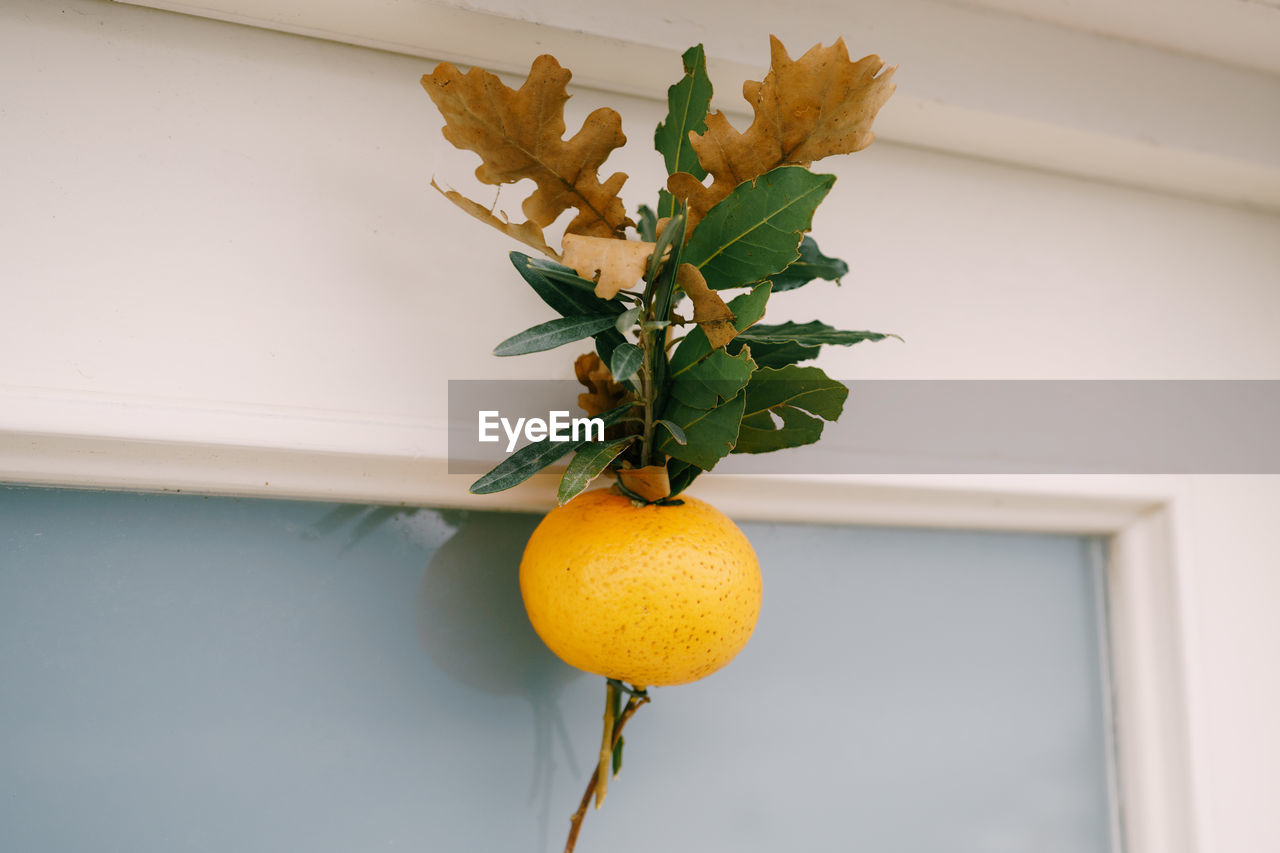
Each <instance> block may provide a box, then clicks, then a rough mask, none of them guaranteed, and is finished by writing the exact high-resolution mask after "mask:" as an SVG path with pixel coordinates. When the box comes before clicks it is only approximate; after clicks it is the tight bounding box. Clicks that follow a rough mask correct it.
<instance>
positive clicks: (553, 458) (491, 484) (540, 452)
mask: <svg viewBox="0 0 1280 853" xmlns="http://www.w3.org/2000/svg"><path fill="white" fill-rule="evenodd" d="M634 406H635V404H634V403H624V404H622V405H621V406H618V407H616V408H613V409H610V410H609V411H607V412H605V413H604V414H602V415H600V416H599V417H600V420H602V421H604V425H605V426H606V427H610V426H613V425H614V424H615V423H617V422H618V421H620V420H622V419H623V418H624V417H625V416H626V414H627V412H629V411H630V410H631V409H632V408H633V407H634ZM586 443H587V440H586V439H582V440H581V441H552V440H551V439H550V438H544V439H542V440H541V441H535V442H532V443H530V444H526V445H525V446H524V447H522V448H520V449H519V450H517V451H516V452H515V453H512V454H511V455H510V456H508V457H507V458H506V459H503V460H502V461H501V462H499V463H498V464H497V465H495V466H494V467H493V470H491V471H490V472H489V473H487V474H485V475H484V476H483V477H481V478H480V479H479V480H476V481H475V482H474V483H472V484H471V489H470V491H471V493H472V494H473V495H491V494H493V493H494V492H501V491H505V490H507V489H510V488H512V487H513V486H518V485H520V484H521V483H523V482H524V481H525V480H527V479H529V478H530V477H532V476H533V475H534V474H536V473H538V472H539V471H541V470H542V469H543V468H546V467H547V466H548V465H551V464H553V463H555V462H557V461H559V460H560V459H562V458H564V457H565V456H566V455H568V454H570V453H572V452H573V451H575V450H577V449H578V448H579V447H581V446H582V445H584V444H586Z"/></svg>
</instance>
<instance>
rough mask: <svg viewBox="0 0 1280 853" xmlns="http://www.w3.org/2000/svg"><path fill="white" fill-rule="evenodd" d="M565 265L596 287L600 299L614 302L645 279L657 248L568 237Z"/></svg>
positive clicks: (564, 243) (565, 237) (610, 239)
mask: <svg viewBox="0 0 1280 853" xmlns="http://www.w3.org/2000/svg"><path fill="white" fill-rule="evenodd" d="M563 248H564V264H565V266H568V267H573V269H574V270H575V271H576V272H577V273H578V275H580V276H582V277H583V278H589V279H591V280H593V281H594V282H595V283H596V296H599V297H600V298H601V299H612V298H613V297H615V296H617V295H618V291H620V290H629V289H630V288H632V287H634V286H635V284H636V282H638V281H639V280H640V279H641V277H642V276H644V268H645V265H646V264H647V263H648V262H649V256H650V255H652V254H653V249H654V244H653V243H643V242H640V241H638V240H615V239H612V238H608V237H583V236H581V235H578V234H566V235H564V242H563Z"/></svg>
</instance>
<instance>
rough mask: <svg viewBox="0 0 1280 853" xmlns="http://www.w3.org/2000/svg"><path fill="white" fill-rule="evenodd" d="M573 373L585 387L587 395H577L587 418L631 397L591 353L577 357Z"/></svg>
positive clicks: (605, 366) (598, 358)
mask: <svg viewBox="0 0 1280 853" xmlns="http://www.w3.org/2000/svg"><path fill="white" fill-rule="evenodd" d="M573 372H574V374H575V375H576V376H577V377H578V381H579V382H581V383H582V384H583V385H585V386H586V387H587V393H585V394H579V395H578V405H579V406H580V407H581V408H582V409H583V410H584V411H585V412H586V413H587V415H588V416H589V417H593V418H594V417H596V416H597V415H601V414H604V413H605V412H607V411H610V410H611V409H615V408H617V407H618V405H619V404H621V403H622V402H623V401H624V400H626V399H627V398H628V397H630V396H631V392H630V391H628V390H627V387H626V386H625V385H623V384H622V383H620V382H615V381H614V378H613V374H612V373H610V372H609V367H608V365H606V364H605V363H604V362H603V361H601V360H600V356H598V355H596V354H595V353H593V352H589V353H584V354H582V355H580V356H578V359H577V361H575V362H574V363H573ZM611 429H612V428H611ZM606 437H608V436H606Z"/></svg>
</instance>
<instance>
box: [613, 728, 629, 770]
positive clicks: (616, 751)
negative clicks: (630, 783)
mask: <svg viewBox="0 0 1280 853" xmlns="http://www.w3.org/2000/svg"><path fill="white" fill-rule="evenodd" d="M626 743H627V739H626V738H625V737H624V736H622V735H618V742H617V743H615V744H614V745H613V775H614V776H617V775H618V774H619V773H621V772H622V748H623V747H624V746H626Z"/></svg>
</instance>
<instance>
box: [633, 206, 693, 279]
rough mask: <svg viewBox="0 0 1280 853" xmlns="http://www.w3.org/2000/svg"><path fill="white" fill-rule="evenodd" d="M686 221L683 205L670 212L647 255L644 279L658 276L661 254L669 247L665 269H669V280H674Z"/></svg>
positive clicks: (661, 259) (664, 253) (681, 249)
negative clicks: (647, 261) (669, 217)
mask: <svg viewBox="0 0 1280 853" xmlns="http://www.w3.org/2000/svg"><path fill="white" fill-rule="evenodd" d="M687 222H688V216H687V215H686V213H685V208H684V205H681V206H680V209H679V210H678V211H676V213H674V214H672V216H671V219H670V220H669V221H668V222H667V226H666V227H665V228H663V229H662V233H661V234H659V235H658V240H657V242H656V243H654V244H653V252H652V253H650V255H649V267H648V270H647V271H646V272H645V276H644V277H645V280H646V281H656V280H657V277H658V268H659V267H660V266H661V265H662V262H663V256H664V255H666V254H667V247H668V246H670V247H671V254H670V256H669V257H667V259H666V267H665V269H667V270H669V271H670V275H671V280H672V282H673V283H674V282H675V269H676V267H678V266H679V265H680V254H681V252H682V251H683V248H682V247H683V246H684V231H685V225H686V223H687Z"/></svg>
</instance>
